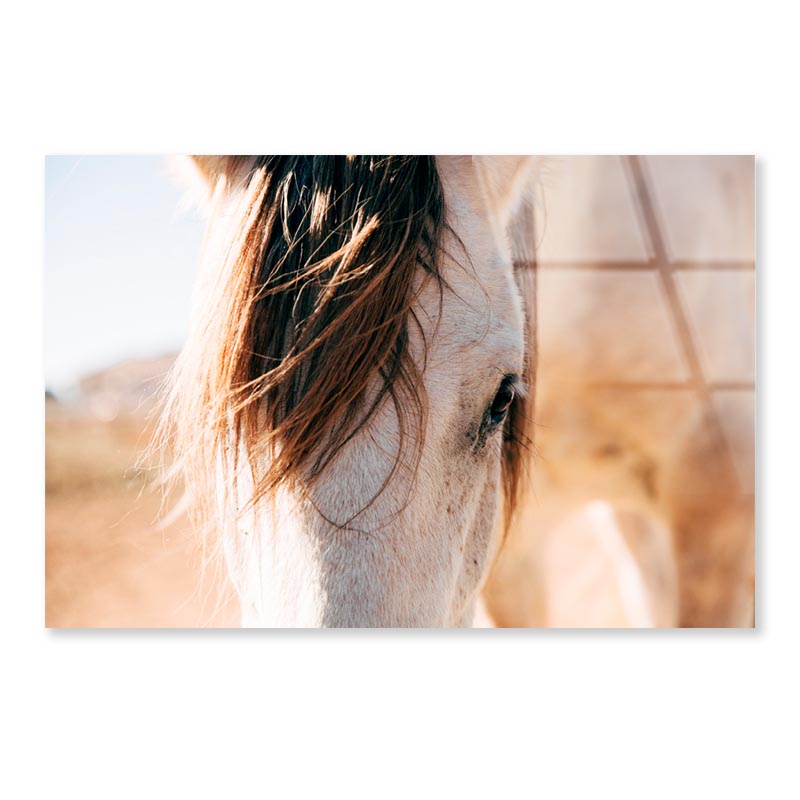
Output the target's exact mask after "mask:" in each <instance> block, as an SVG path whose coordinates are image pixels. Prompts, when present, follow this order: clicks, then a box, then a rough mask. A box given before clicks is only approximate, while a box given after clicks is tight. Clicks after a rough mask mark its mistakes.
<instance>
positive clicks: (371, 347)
mask: <svg viewBox="0 0 800 800" xmlns="http://www.w3.org/2000/svg"><path fill="white" fill-rule="evenodd" d="M200 167H201V169H204V171H205V172H206V176H207V177H208V178H210V179H211V182H212V183H213V184H214V192H213V209H214V210H213V213H212V220H211V223H210V225H209V231H210V235H211V236H213V235H214V231H215V229H216V230H217V231H218V232H219V231H220V229H221V234H222V237H223V242H222V249H221V251H220V249H219V247H216V248H213V247H211V248H209V250H210V252H211V253H212V255H213V256H214V258H215V259H216V263H214V264H212V265H210V266H211V270H210V271H209V273H208V275H207V276H206V277H207V282H206V285H205V286H204V289H203V291H202V292H201V294H200V298H201V300H202V306H201V308H199V309H198V311H199V313H198V314H197V316H196V320H195V325H194V329H193V331H192V333H191V335H190V338H189V343H188V345H187V347H186V348H185V349H184V351H183V352H182V354H181V356H180V357H179V359H178V362H177V364H176V367H175V370H174V373H173V376H172V385H171V391H170V392H169V395H168V397H167V401H166V408H165V413H164V414H163V415H162V421H161V428H160V435H161V440H162V442H168V443H169V445H170V449H171V450H172V452H173V454H174V457H175V459H176V465H177V468H178V469H179V470H181V471H183V473H184V474H185V477H186V480H187V484H188V488H189V492H190V494H191V500H192V507H193V509H194V510H195V511H197V512H199V514H200V515H201V516H203V517H205V518H208V517H209V516H210V513H211V512H212V511H213V507H212V505H211V503H212V498H213V490H212V488H213V485H214V480H215V477H216V473H217V469H218V468H220V467H221V469H222V471H223V474H224V475H225V478H226V485H227V486H228V488H229V490H231V491H233V492H235V486H236V482H237V476H238V473H239V469H240V467H241V466H242V464H243V463H244V464H246V465H247V466H248V468H249V470H250V475H251V477H252V482H253V489H254V490H253V496H252V500H251V503H255V502H256V501H258V500H259V499H260V498H262V497H265V496H267V495H269V494H270V493H272V492H274V490H275V489H276V488H277V487H278V486H279V484H281V483H283V482H284V481H288V482H293V483H295V484H297V485H300V486H308V485H309V484H311V483H312V482H313V481H314V480H315V479H316V478H317V477H318V476H319V475H320V473H321V472H322V471H323V470H324V469H325V468H326V466H327V465H329V464H330V463H331V461H332V459H334V458H335V456H336V455H337V454H338V453H339V452H341V450H342V448H343V447H344V446H345V445H346V444H347V442H348V441H349V440H350V439H351V438H352V437H353V436H354V435H355V434H356V433H357V432H358V431H359V430H361V429H362V428H363V427H364V426H365V425H366V424H367V423H368V422H369V421H370V419H371V418H372V416H373V415H374V413H375V412H376V410H377V409H378V408H379V406H380V405H381V404H382V403H383V402H387V401H388V402H392V403H393V404H394V408H395V409H396V412H397V417H398V421H399V430H400V436H401V442H402V441H403V439H404V438H407V436H408V434H409V432H414V433H415V434H419V435H416V436H414V437H413V439H414V440H415V441H416V442H417V445H418V447H419V448H421V446H422V435H423V432H424V429H425V419H426V413H427V407H426V403H425V398H424V395H423V389H422V386H423V384H422V373H423V371H424V369H425V364H424V363H422V364H416V363H414V361H413V360H412V359H411V357H410V354H409V347H408V345H409V326H410V325H417V326H418V325H419V323H418V322H417V320H416V317H415V315H414V302H415V298H416V291H415V286H416V287H418V286H419V281H418V271H419V270H424V272H425V273H426V279H427V280H433V281H435V282H436V283H437V284H438V287H439V291H440V292H442V291H444V290H445V289H446V284H445V281H444V279H443V278H442V275H441V274H440V271H439V261H440V258H439V256H440V247H441V245H440V241H441V238H442V234H443V231H444V228H445V224H446V223H445V210H444V200H443V195H442V188H441V184H440V180H439V175H438V172H437V169H436V164H435V160H434V158H433V157H432V156H247V157H246V156H231V157H225V159H224V161H223V160H222V159H209V160H208V161H207V162H206V163H205V164H204V163H203V162H202V160H201V161H200ZM233 184H236V186H234V185H233ZM234 188H236V189H238V191H232V189H234ZM218 244H219V242H218ZM207 246H208V243H207ZM220 252H221V253H222V255H221V256H220V255H219V254H220ZM420 332H421V329H420ZM376 376H378V377H379V382H378V389H377V392H376V393H368V388H369V387H372V386H373V385H374V381H375V378H376ZM517 402H518V403H520V404H521V403H523V402H524V401H523V399H522V398H518V401H517ZM520 411H521V409H518V410H517V412H515V419H517V420H519V418H520V417H519V412H520ZM518 427H519V425H518V424H514V423H512V424H511V425H510V426H509V431H510V436H508V437H507V441H506V444H505V447H504V488H505V495H506V497H505V500H506V504H505V508H506V515H507V518H508V519H510V514H511V512H512V511H513V507H514V501H515V498H516V495H517V493H518V491H519V477H518V476H519V471H520V464H521V461H522V453H521V445H522V443H523V437H522V435H521V434H522V431H521V430H520V431H519V432H518V433H515V428H518ZM518 434H519V435H518ZM401 449H402V448H401ZM399 458H400V454H398V459H399ZM387 481H388V479H387ZM384 486H385V483H384ZM234 496H235V494H234ZM239 510H240V511H241V510H243V509H239Z"/></svg>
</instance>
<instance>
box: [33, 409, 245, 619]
mask: <svg viewBox="0 0 800 800" xmlns="http://www.w3.org/2000/svg"><path fill="white" fill-rule="evenodd" d="M45 426H46V452H45V525H46V555H45V562H46V563H45V571H46V583H45V585H46V589H45V624H46V625H47V627H49V628H117V627H125V628H153V627H170V628H176V627H178V628H181V627H198V626H200V627H227V626H231V625H235V624H237V614H238V609H237V608H236V603H235V602H232V601H231V596H230V593H229V591H228V589H227V586H226V585H225V584H224V582H223V578H222V577H221V571H220V570H218V569H216V568H215V567H214V566H213V565H212V566H211V567H210V568H209V569H208V570H206V574H205V575H204V574H203V571H202V570H201V563H202V558H201V553H200V549H199V545H198V541H197V538H196V537H195V536H194V534H193V533H192V531H191V530H190V528H189V525H188V524H187V521H186V518H185V517H180V518H178V519H177V520H176V521H175V522H174V523H172V524H171V525H169V526H168V527H166V528H164V529H162V528H160V527H159V524H158V521H159V510H160V506H161V495H160V492H159V491H157V490H156V489H154V488H153V486H152V485H151V481H152V479H153V474H152V472H148V471H146V470H142V469H138V468H137V467H136V461H137V459H138V457H139V454H140V452H141V450H142V449H143V448H144V446H145V445H146V443H147V437H148V430H147V424H146V421H145V419H144V417H143V415H135V414H133V415H128V414H120V415H119V416H118V417H117V418H116V419H114V420H112V421H109V422H105V421H101V420H98V419H96V418H93V417H91V416H89V415H88V414H86V413H82V412H80V411H73V410H68V409H65V408H64V407H61V406H59V405H58V404H56V403H52V402H48V404H47V412H46V420H45Z"/></svg>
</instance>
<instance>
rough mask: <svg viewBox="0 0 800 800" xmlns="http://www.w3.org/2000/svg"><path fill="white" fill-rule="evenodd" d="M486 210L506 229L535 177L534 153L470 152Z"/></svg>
mask: <svg viewBox="0 0 800 800" xmlns="http://www.w3.org/2000/svg"><path fill="white" fill-rule="evenodd" d="M472 161H473V164H474V165H475V171H476V173H477V176H478V180H479V183H480V186H481V189H482V190H483V195H484V198H485V200H486V204H487V205H488V207H489V213H490V214H491V215H492V216H493V217H494V219H495V222H496V223H497V225H498V226H499V227H500V229H501V230H505V228H506V226H507V225H508V223H509V220H510V219H511V217H512V216H513V215H514V212H515V211H516V210H517V207H518V206H519V204H520V203H521V202H522V200H523V199H524V198H525V195H526V193H527V191H528V190H529V189H530V188H531V186H532V184H533V181H534V177H535V166H536V158H535V157H534V156H473V157H472Z"/></svg>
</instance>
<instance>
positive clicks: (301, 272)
mask: <svg viewBox="0 0 800 800" xmlns="http://www.w3.org/2000/svg"><path fill="white" fill-rule="evenodd" d="M194 164H195V165H196V168H197V170H198V173H199V174H200V175H201V176H202V178H203V180H204V181H205V183H206V185H207V187H208V195H209V199H210V207H211V223H210V228H209V236H208V240H207V243H206V269H205V272H204V274H203V278H202V282H201V288H200V291H199V295H198V299H199V303H198V307H197V313H196V318H195V322H194V327H193V330H192V333H191V335H190V339H189V342H188V344H187V346H186V348H185V349H184V351H183V353H182V354H181V357H180V358H179V362H178V365H177V368H176V372H175V381H174V385H173V390H172V393H171V396H170V400H169V403H168V408H167V413H166V416H165V420H166V423H165V424H166V425H167V426H174V431H173V433H174V437H173V439H172V441H173V442H174V445H175V448H176V450H177V458H178V463H179V465H180V466H182V467H183V468H184V470H185V474H186V475H187V480H188V487H189V492H190V494H191V497H192V498H193V504H194V505H195V507H197V508H200V509H201V510H202V512H203V514H204V516H205V519H206V522H207V524H210V525H211V526H212V527H214V528H215V529H216V531H217V532H218V535H219V537H220V539H221V542H222V546H223V549H224V552H225V555H226V559H227V563H228V566H229V570H230V576H231V578H232V581H233V583H234V585H235V587H236V589H237V591H238V593H239V595H240V598H241V603H242V611H243V623H244V625H248V626H469V625H471V624H472V623H473V619H474V615H475V610H476V605H477V600H478V596H479V593H480V591H481V588H482V585H483V583H484V581H485V579H486V575H487V571H488V569H489V567H490V564H491V563H492V559H493V556H494V554H495V551H496V546H497V542H498V531H502V529H503V527H504V523H506V524H507V523H508V522H509V521H510V520H511V519H512V517H513V513H514V505H515V500H516V497H517V493H518V491H519V487H520V485H521V481H520V480H519V474H520V470H521V468H522V463H523V461H524V457H525V456H524V450H525V446H526V434H525V430H526V425H525V424H524V422H525V417H526V416H527V413H528V412H526V402H527V401H526V394H528V393H530V392H531V391H532V386H529V385H528V383H529V382H531V375H532V374H533V370H532V367H533V364H532V348H531V346H530V345H531V343H530V341H528V340H527V338H526V336H527V332H526V331H527V329H528V325H527V324H526V311H527V309H529V308H530V307H531V306H530V303H531V298H530V297H527V296H526V292H525V289H524V285H525V283H526V279H527V276H526V274H525V272H524V269H522V270H517V271H516V272H517V273H519V274H515V268H514V263H513V258H512V248H511V247H510V244H509V239H508V235H507V229H508V227H509V222H510V221H511V219H512V217H513V215H514V213H515V210H516V209H517V208H518V207H519V205H520V203H521V202H522V200H523V199H524V197H525V195H526V192H527V190H528V188H529V187H530V185H531V182H532V181H533V179H534V174H535V161H534V159H532V158H531V157H516V156H498V157H455V156H447V157H437V158H435V159H434V158H432V157H366V156H364V157H362V156H354V157H350V156H348V157H196V158H195V159H194Z"/></svg>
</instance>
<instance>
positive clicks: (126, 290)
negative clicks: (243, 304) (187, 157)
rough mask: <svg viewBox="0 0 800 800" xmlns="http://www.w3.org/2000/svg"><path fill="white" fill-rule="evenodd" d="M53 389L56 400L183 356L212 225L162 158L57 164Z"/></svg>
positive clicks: (50, 184) (52, 219)
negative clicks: (190, 204) (189, 203)
mask: <svg viewBox="0 0 800 800" xmlns="http://www.w3.org/2000/svg"><path fill="white" fill-rule="evenodd" d="M45 176H46V177H45V182H46V187H45V203H46V213H45V267H44V318H45V331H44V341H45V353H44V360H45V381H46V384H47V386H48V388H52V389H54V390H55V391H56V392H63V391H65V390H67V389H68V388H69V387H70V385H71V384H73V383H74V382H75V381H76V380H77V379H78V378H79V377H80V376H81V375H84V374H86V373H88V372H91V371H93V370H95V369H100V368H103V367H106V366H109V365H111V364H114V363H116V362H118V361H120V360H122V359H125V358H132V357H149V356H158V355H162V354H164V353H168V352H172V351H176V350H178V349H179V348H180V346H181V344H182V343H183V340H184V337H185V336H186V331H187V328H188V322H189V309H190V305H191V292H192V285H193V282H194V277H195V274H196V271H197V263H198V258H199V252H200V245H201V242H202V236H203V223H202V220H201V219H200V215H199V213H198V212H197V211H196V210H191V211H186V210H181V207H182V204H181V199H182V197H183V194H184V189H183V187H182V186H180V185H179V183H178V182H177V181H176V180H175V178H173V177H172V176H171V175H170V170H169V163H168V160H167V159H166V158H163V157H158V156H49V157H48V158H47V162H46V170H45Z"/></svg>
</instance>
